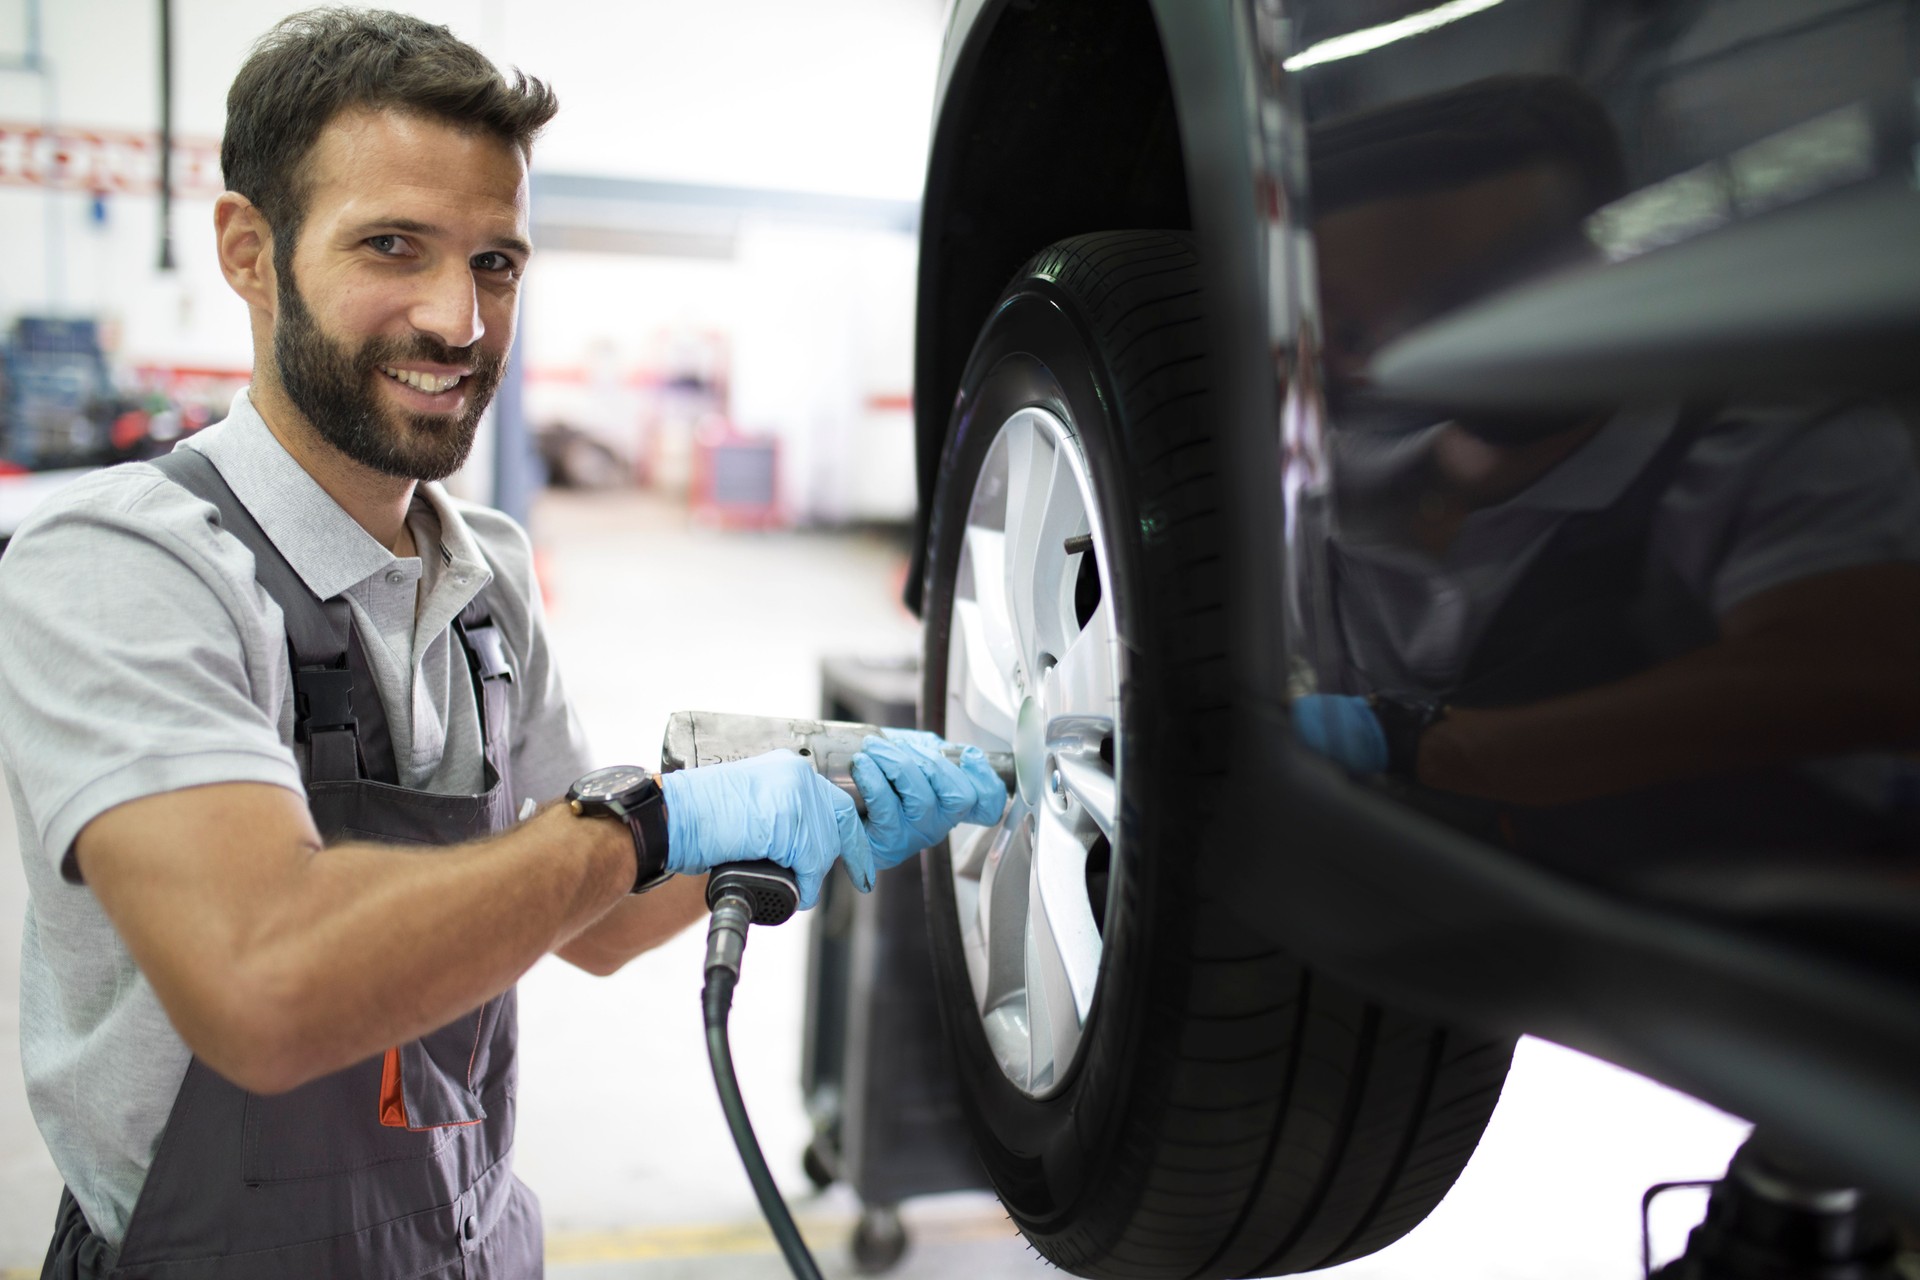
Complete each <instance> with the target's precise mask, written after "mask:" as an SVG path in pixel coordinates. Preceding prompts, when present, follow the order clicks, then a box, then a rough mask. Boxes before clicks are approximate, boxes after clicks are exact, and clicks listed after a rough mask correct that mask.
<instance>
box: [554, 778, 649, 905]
mask: <svg viewBox="0 0 1920 1280" xmlns="http://www.w3.org/2000/svg"><path fill="white" fill-rule="evenodd" d="M567 804H568V805H569V806H571V807H572V809H573V811H574V812H575V813H577V814H579V815H580V816H581V817H583V818H618V819H620V820H621V821H622V822H624V823H626V824H627V829H628V830H629V831H631V832H632V833H633V856H634V859H635V861H636V862H637V863H638V867H637V869H636V871H635V873H634V877H633V891H634V892H635V893H645V892H646V891H647V890H649V889H651V888H653V887H655V886H656V885H659V884H661V883H662V882H663V881H665V880H666V879H667V878H668V877H669V876H671V875H672V874H673V873H672V872H671V871H668V870H667V802H666V798H665V797H664V796H662V795H661V794H660V784H659V783H658V782H656V781H655V780H654V777H653V775H652V774H651V773H649V772H647V771H646V770H645V769H642V768H640V767H639V766H637V765H630V764H616V765H613V766H612V767H611V768H606V769H595V770H594V771H593V772H592V773H589V774H587V775H586V776H585V777H583V778H581V779H580V780H579V781H578V782H576V783H574V784H573V785H572V786H571V787H569V788H567Z"/></svg>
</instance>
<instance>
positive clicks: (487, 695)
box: [453, 587, 513, 795]
mask: <svg viewBox="0 0 1920 1280" xmlns="http://www.w3.org/2000/svg"><path fill="white" fill-rule="evenodd" d="M490 589H491V588H490V587H489V588H485V589H482V590H481V592H480V594H478V595H476V596H475V597H474V598H473V599H472V600H470V601H468V602H467V607H466V608H464V609H462V610H461V611H460V616H459V617H457V618H455V619H454V620H453V630H454V634H455V635H457V636H459V637H460V647H461V648H462V649H464V650H466V654H467V670H468V672H469V673H470V674H471V675H472V677H473V691H474V695H475V697H474V701H475V705H476V706H477V707H478V709H479V712H480V739H481V743H482V748H483V750H484V752H485V754H486V758H487V765H488V766H489V771H490V772H491V773H492V774H493V778H492V781H495V782H498V783H500V784H501V785H502V786H503V787H504V788H505V789H506V792H507V794H508V795H512V794H513V766H512V764H511V758H512V749H513V733H512V720H511V716H510V714H509V711H508V701H507V698H508V690H507V685H509V684H510V683H512V681H513V662H512V659H511V658H510V657H509V655H508V653H507V643H506V637H504V636H502V635H501V634H500V628H499V626H498V625H496V624H495V622H494V621H493V614H492V611H491V610H490V609H488V607H487V593H488V590H490Z"/></svg>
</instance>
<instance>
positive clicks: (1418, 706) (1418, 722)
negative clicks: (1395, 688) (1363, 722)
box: [1367, 693, 1447, 781]
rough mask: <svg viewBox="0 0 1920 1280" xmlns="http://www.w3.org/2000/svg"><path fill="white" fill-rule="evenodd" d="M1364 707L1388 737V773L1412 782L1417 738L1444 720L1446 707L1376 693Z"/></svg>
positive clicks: (1418, 740) (1417, 757) (1418, 752)
mask: <svg viewBox="0 0 1920 1280" xmlns="http://www.w3.org/2000/svg"><path fill="white" fill-rule="evenodd" d="M1367 705H1368V706H1369V707H1371V708H1372V710H1373V718H1374V719H1376V720H1378V721H1379V722H1380V729H1381V731H1382V732H1383V733H1385V734H1386V737H1387V772H1388V773H1390V774H1392V775H1393V776H1395V777H1397V778H1406V779H1407V780H1409V781H1412V780H1413V779H1414V770H1415V767H1416V766H1417V765H1418V764H1419V762H1420V738H1421V736H1422V735H1423V734H1425V733H1426V731H1427V730H1428V729H1430V728H1432V727H1433V726H1434V725H1436V724H1438V723H1439V722H1440V721H1442V720H1444V719H1446V718H1447V708H1446V704H1444V703H1440V702H1429V701H1426V700H1423V699H1414V698H1395V697H1392V696H1391V695H1388V694H1384V693H1376V694H1374V695H1373V696H1372V697H1371V698H1368V699H1367Z"/></svg>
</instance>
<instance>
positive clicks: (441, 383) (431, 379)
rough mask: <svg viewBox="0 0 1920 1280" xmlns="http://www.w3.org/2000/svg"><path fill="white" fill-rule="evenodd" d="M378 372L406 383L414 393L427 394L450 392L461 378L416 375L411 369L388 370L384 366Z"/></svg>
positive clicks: (454, 374) (458, 376) (439, 375)
mask: <svg viewBox="0 0 1920 1280" xmlns="http://www.w3.org/2000/svg"><path fill="white" fill-rule="evenodd" d="M380 372H382V373H384V374H386V375H387V376H388V377H389V378H392V379H393V380H394V381H396V382H404V383H406V384H407V385H408V386H410V387H412V388H413V389H414V390H416V391H425V392H428V393H437V392H441V391H450V390H452V389H453V387H454V385H455V384H456V383H458V382H459V381H460V377H461V375H460V374H457V373H448V374H436V373H418V372H415V371H414V370H412V369H390V368H388V367H386V366H385V365H382V366H381V367H380Z"/></svg>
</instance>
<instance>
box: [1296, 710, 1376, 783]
mask: <svg viewBox="0 0 1920 1280" xmlns="http://www.w3.org/2000/svg"><path fill="white" fill-rule="evenodd" d="M1293 732H1294V734H1295V736H1297V737H1298V738H1299V739H1300V741H1301V742H1303V743H1305V744H1306V745H1307V746H1308V747H1311V748H1312V749H1313V750H1315V751H1317V752H1319V753H1320V754H1321V755H1323V756H1325V757H1327V759H1329V760H1332V761H1333V762H1334V763H1336V764H1339V765H1342V766H1344V767H1345V768H1347V769H1348V770H1350V771H1352V772H1354V773H1384V772H1386V769H1387V734H1386V730H1384V729H1383V728H1381V726H1380V718H1379V717H1378V716H1376V715H1374V714H1373V708H1372V707H1370V706H1368V705H1367V700H1366V699H1365V698H1356V697H1354V696H1352V695H1350V694H1344V693H1309V694H1307V695H1305V696H1304V697H1299V698H1295V699H1294V700H1293Z"/></svg>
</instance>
